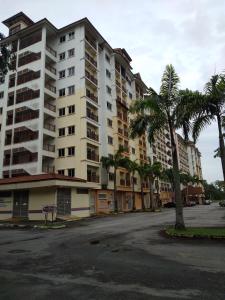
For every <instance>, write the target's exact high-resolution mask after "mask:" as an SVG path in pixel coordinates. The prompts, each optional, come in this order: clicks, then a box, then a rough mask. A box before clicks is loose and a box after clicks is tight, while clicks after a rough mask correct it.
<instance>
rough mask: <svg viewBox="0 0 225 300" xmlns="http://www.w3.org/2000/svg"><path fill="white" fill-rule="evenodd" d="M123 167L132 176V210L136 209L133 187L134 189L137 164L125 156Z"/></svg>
mask: <svg viewBox="0 0 225 300" xmlns="http://www.w3.org/2000/svg"><path fill="white" fill-rule="evenodd" d="M125 168H126V169H127V170H128V172H129V173H130V174H131V176H132V203H133V204H132V210H133V211H135V210H136V204H135V189H134V176H135V172H136V171H137V170H138V164H137V163H136V161H134V160H130V159H129V158H125Z"/></svg>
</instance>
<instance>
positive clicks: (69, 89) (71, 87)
mask: <svg viewBox="0 0 225 300" xmlns="http://www.w3.org/2000/svg"><path fill="white" fill-rule="evenodd" d="M74 93H75V86H74V85H71V86H68V95H73V94H74Z"/></svg>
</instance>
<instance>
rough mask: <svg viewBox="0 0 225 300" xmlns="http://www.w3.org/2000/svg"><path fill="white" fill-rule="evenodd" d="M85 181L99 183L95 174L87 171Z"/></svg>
mask: <svg viewBox="0 0 225 300" xmlns="http://www.w3.org/2000/svg"><path fill="white" fill-rule="evenodd" d="M87 181H88V182H96V183H99V176H98V175H97V174H96V173H89V172H88V171H87Z"/></svg>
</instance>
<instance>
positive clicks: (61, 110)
mask: <svg viewBox="0 0 225 300" xmlns="http://www.w3.org/2000/svg"><path fill="white" fill-rule="evenodd" d="M62 116H65V107H62V108H59V117H62Z"/></svg>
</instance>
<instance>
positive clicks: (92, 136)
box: [87, 130, 98, 141]
mask: <svg viewBox="0 0 225 300" xmlns="http://www.w3.org/2000/svg"><path fill="white" fill-rule="evenodd" d="M87 137H88V138H89V139H92V140H94V141H98V134H97V133H95V132H94V131H92V130H87Z"/></svg>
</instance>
